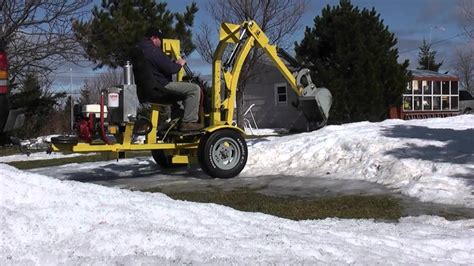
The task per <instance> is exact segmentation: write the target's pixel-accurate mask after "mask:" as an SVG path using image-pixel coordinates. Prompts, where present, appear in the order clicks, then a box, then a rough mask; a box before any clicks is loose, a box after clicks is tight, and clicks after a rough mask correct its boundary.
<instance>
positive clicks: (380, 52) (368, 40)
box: [295, 0, 409, 123]
mask: <svg viewBox="0 0 474 266" xmlns="http://www.w3.org/2000/svg"><path fill="white" fill-rule="evenodd" d="M396 43H397V40H396V38H395V37H394V34H393V33H391V32H390V31H389V30H388V27H386V26H384V24H383V20H381V19H380V15H379V14H377V12H376V11H375V9H372V10H368V9H365V8H364V9H363V10H359V8H358V7H354V6H353V5H352V4H351V2H350V1H348V0H341V1H340V3H339V5H337V6H333V7H331V6H329V5H328V6H327V7H326V8H324V9H323V10H322V14H321V16H317V17H316V18H315V19H314V27H312V28H309V27H307V28H306V30H305V36H304V38H303V40H302V41H301V42H300V43H299V44H298V43H296V44H295V45H296V48H295V50H296V55H297V58H298V59H299V60H300V61H303V63H305V64H306V65H309V66H311V67H310V68H311V70H312V71H313V73H314V74H315V75H316V76H315V79H314V80H316V81H317V82H316V85H318V86H324V87H326V88H328V89H329V90H330V91H331V93H332V94H333V106H332V109H331V114H330V122H332V123H344V122H352V121H363V120H369V121H380V120H383V119H385V118H387V116H388V111H389V108H390V107H391V106H394V105H400V104H401V95H402V92H403V90H404V89H405V87H406V84H407V82H408V80H409V77H408V71H407V67H408V60H406V61H405V62H404V63H403V64H399V63H398V62H397V59H398V50H397V49H396V48H395V45H396Z"/></svg>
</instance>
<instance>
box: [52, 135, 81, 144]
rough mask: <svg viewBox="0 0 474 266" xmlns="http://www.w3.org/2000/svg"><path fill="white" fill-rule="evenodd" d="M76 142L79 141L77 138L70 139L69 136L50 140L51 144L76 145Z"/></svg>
mask: <svg viewBox="0 0 474 266" xmlns="http://www.w3.org/2000/svg"><path fill="white" fill-rule="evenodd" d="M78 142H79V139H78V138H77V137H71V136H58V137H52V138H51V143H53V144H67V145H76V144H77V143H78Z"/></svg>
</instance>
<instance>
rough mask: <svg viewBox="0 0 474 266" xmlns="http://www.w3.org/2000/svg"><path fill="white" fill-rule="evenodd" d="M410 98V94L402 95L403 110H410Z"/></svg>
mask: <svg viewBox="0 0 474 266" xmlns="http://www.w3.org/2000/svg"><path fill="white" fill-rule="evenodd" d="M412 98H413V97H411V96H404V97H403V110H405V111H411V110H412V105H411V101H412Z"/></svg>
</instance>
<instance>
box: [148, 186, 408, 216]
mask: <svg viewBox="0 0 474 266" xmlns="http://www.w3.org/2000/svg"><path fill="white" fill-rule="evenodd" d="M157 191H158V190H151V191H149V192H157ZM166 194H167V195H168V196H170V197H171V198H173V199H178V200H186V201H193V202H202V203H215V204H219V205H225V206H228V207H231V208H234V209H237V210H241V211H246V212H261V213H266V214H270V215H274V216H278V217H282V218H287V219H292V220H306V219H323V218H327V217H338V218H355V219H371V218H372V219H377V220H397V219H398V218H400V217H401V216H402V207H401V205H400V202H399V201H398V200H397V199H394V198H391V197H387V196H358V195H356V196H336V197H323V198H310V199H306V198H297V197H289V198H280V197H272V196H266V195H263V194H260V193H258V192H256V191H255V190H254V189H239V190H234V191H221V190H215V191H211V192H209V191H207V192H203V191H196V192H166Z"/></svg>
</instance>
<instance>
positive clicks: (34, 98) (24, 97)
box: [10, 74, 66, 138]
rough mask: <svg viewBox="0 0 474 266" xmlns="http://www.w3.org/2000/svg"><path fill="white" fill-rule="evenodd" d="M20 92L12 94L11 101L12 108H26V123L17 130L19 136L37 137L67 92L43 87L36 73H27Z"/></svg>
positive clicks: (19, 89)
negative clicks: (50, 90) (55, 91)
mask: <svg viewBox="0 0 474 266" xmlns="http://www.w3.org/2000/svg"><path fill="white" fill-rule="evenodd" d="M19 87H20V88H18V92H17V93H15V94H13V95H11V97H10V102H11V105H12V108H13V109H15V108H25V109H26V110H25V124H24V126H23V127H21V128H20V129H18V130H17V132H16V134H14V135H15V136H17V137H20V138H31V137H37V136H38V134H40V131H41V129H42V128H43V127H45V126H46V127H47V126H48V123H56V122H58V121H54V120H53V121H50V120H49V117H50V115H51V114H52V113H53V112H54V111H55V107H56V105H57V103H58V102H59V100H60V99H62V98H64V97H65V96H66V93H64V92H60V93H48V92H46V91H45V90H43V89H41V86H40V82H39V79H38V77H37V75H35V74H27V75H26V78H25V80H24V81H23V83H22V84H21V85H20V86H19Z"/></svg>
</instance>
